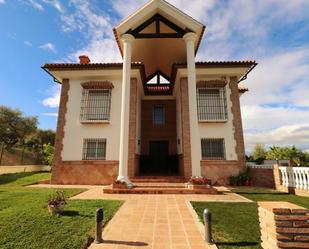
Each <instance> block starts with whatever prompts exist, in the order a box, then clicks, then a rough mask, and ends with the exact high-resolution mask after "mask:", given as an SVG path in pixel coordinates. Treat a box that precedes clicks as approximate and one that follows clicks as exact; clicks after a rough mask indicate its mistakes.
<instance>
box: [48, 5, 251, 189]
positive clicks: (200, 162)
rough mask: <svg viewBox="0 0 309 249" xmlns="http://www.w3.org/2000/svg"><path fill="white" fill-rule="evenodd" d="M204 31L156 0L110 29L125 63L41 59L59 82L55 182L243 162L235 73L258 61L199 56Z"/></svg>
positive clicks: (218, 172) (233, 171) (103, 180)
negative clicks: (208, 58) (224, 59)
mask: <svg viewBox="0 0 309 249" xmlns="http://www.w3.org/2000/svg"><path fill="white" fill-rule="evenodd" d="M204 31H205V26H204V25H203V24H201V23H199V22H198V21H196V20H194V19H193V18H192V17H190V16H188V15H186V14H185V13H183V12H182V11H180V10H179V9H177V8H175V7H174V6H172V5H170V4H169V3H167V2H166V1H164V0H152V1H150V2H148V3H147V4H146V5H144V6H143V7H142V8H140V9H139V10H138V11H136V12H135V13H133V14H132V15H130V16H129V17H128V18H126V19H125V20H124V21H122V22H121V23H120V24H119V25H118V26H117V27H115V28H114V30H113V32H114V35H115V42H116V43H117V45H118V47H119V50H120V53H121V55H122V57H123V62H122V63H91V62H90V59H89V58H88V57H87V56H80V62H79V63H70V64H67V63H63V64H62V63H57V64H45V65H44V66H43V69H44V70H45V71H47V72H48V73H49V74H50V75H51V76H52V77H53V78H54V80H55V81H57V82H58V83H59V84H61V99H60V107H59V115H58V124H57V134H56V143H55V146H56V151H55V158H54V162H53V167H52V183H57V184H110V183H111V182H112V181H113V180H114V179H116V178H118V179H119V180H123V181H126V182H127V183H128V184H129V185H130V184H131V181H130V179H132V178H135V177H137V176H166V175H168V176H180V177H183V178H184V179H188V178H190V177H191V176H205V177H207V178H210V179H212V181H213V183H217V184H226V183H228V178H229V177H230V176H232V175H237V174H238V173H240V172H241V171H242V170H243V169H244V167H245V151H244V139H243V129H242V121H241V112H240V102H239V98H240V95H241V94H243V93H244V92H246V91H247V89H245V88H243V87H240V86H239V83H240V82H241V81H243V80H244V79H245V78H246V76H247V74H248V73H249V72H250V71H251V70H252V69H253V68H254V67H255V66H256V63H255V61H220V62H216V61H205V62H196V61H195V54H196V52H197V51H198V48H199V44H200V41H201V39H202V37H203V34H204ZM218 53H220V51H218ZM102 58H104V51H102Z"/></svg>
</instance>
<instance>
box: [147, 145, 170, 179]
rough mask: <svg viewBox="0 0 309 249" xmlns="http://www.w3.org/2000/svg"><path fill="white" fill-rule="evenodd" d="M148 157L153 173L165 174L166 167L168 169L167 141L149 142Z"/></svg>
mask: <svg viewBox="0 0 309 249" xmlns="http://www.w3.org/2000/svg"><path fill="white" fill-rule="evenodd" d="M149 156H150V160H151V165H152V167H151V168H152V171H153V172H158V173H160V172H162V173H164V172H166V167H168V165H167V159H168V141H150V142H149Z"/></svg>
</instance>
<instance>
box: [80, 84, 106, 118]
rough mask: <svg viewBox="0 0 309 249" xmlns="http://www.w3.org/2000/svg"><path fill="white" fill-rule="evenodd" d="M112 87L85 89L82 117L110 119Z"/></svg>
mask: <svg viewBox="0 0 309 249" xmlns="http://www.w3.org/2000/svg"><path fill="white" fill-rule="evenodd" d="M110 107H111V89H83V96H82V103H81V112H80V119H81V120H82V121H100V120H103V121H108V120H109V119H110Z"/></svg>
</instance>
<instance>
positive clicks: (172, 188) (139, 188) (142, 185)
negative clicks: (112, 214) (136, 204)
mask: <svg viewBox="0 0 309 249" xmlns="http://www.w3.org/2000/svg"><path fill="white" fill-rule="evenodd" d="M131 181H132V183H133V184H134V188H132V189H119V188H112V186H110V187H109V188H104V189H103V193H105V194H218V191H217V190H216V189H215V188H213V187H209V188H206V189H188V188H187V186H186V180H185V179H184V178H183V177H179V176H143V177H142V176H138V177H134V178H132V179H131Z"/></svg>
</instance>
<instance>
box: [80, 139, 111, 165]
mask: <svg viewBox="0 0 309 249" xmlns="http://www.w3.org/2000/svg"><path fill="white" fill-rule="evenodd" d="M105 159H106V139H104V138H86V139H84V146H83V160H105Z"/></svg>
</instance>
